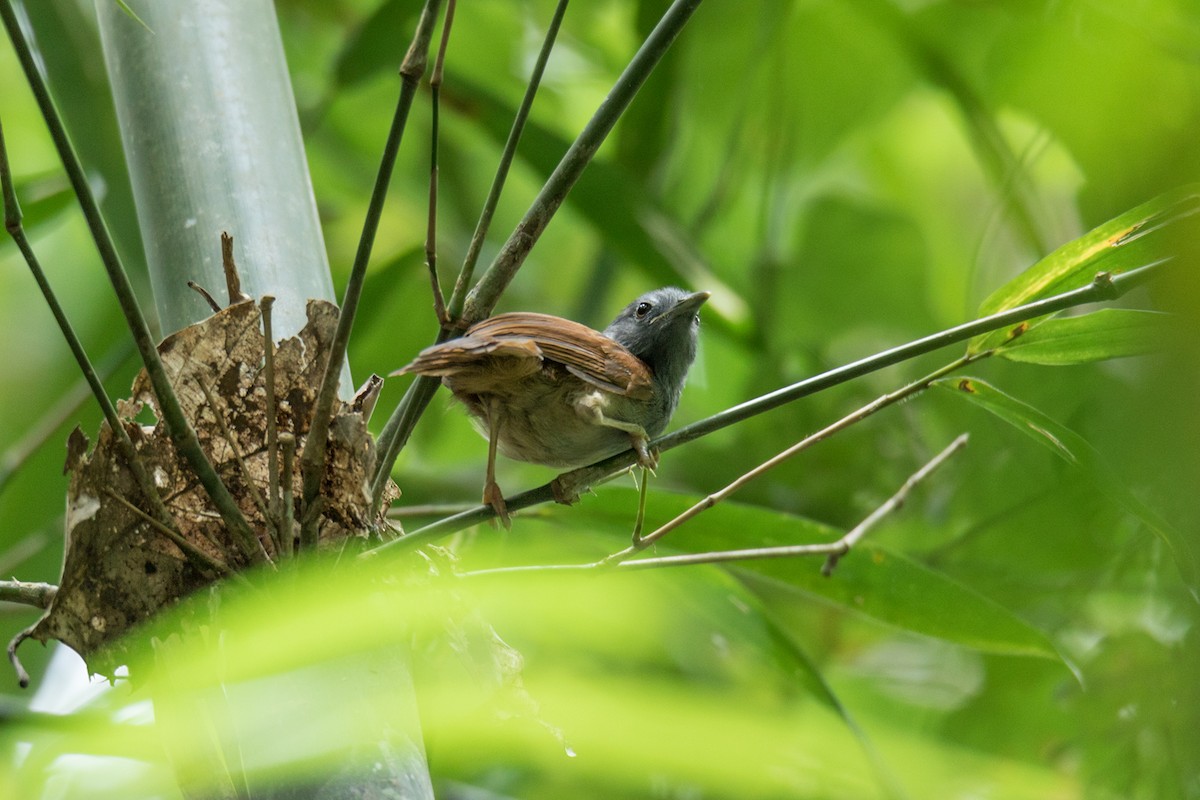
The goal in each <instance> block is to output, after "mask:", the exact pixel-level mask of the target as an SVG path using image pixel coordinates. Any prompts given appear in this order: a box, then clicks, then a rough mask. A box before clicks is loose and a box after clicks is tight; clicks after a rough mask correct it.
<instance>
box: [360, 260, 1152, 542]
mask: <svg viewBox="0 0 1200 800" xmlns="http://www.w3.org/2000/svg"><path fill="white" fill-rule="evenodd" d="M1162 268H1163V262H1161V261H1160V262H1155V263H1153V264H1148V265H1146V266H1144V267H1138V268H1137V269H1133V270H1130V271H1128V272H1123V273H1121V274H1119V275H1110V274H1109V273H1099V274H1097V275H1096V277H1095V278H1094V279H1093V280H1092V282H1091V283H1089V284H1088V285H1087V286H1083V287H1080V288H1078V289H1072V290H1070V291H1067V292H1063V293H1061V294H1057V295H1054V296H1053V297H1048V298H1045V299H1043V300H1038V301H1035V302H1032V303H1027V304H1025V305H1023V306H1017V307H1016V308H1011V309H1008V310H1007V311H1002V312H999V313H996V314H991V315H989V316H986V317H981V318H980V319H977V320H973V321H971V322H968V323H964V324H962V325H957V326H955V327H953V328H947V329H946V330H943V331H939V332H938V333H934V334H931V335H929V336H925V337H923V338H920V339H916V340H914V341H912V342H909V343H908V344H904V345H900V346H899V347H894V348H892V349H890V350H885V351H883V352H882V353H877V354H876V355H873V356H869V357H867V358H863V359H860V360H858V361H855V362H853V363H851V364H847V365H844V366H841V367H837V368H835V369H832V370H830V371H828V372H824V373H822V374H820V375H816V376H813V377H811V378H807V379H805V380H803V381H800V382H798V383H794V384H792V385H791V386H787V387H784V388H782V389H777V390H775V391H773V392H770V393H768V394H765V395H762V396H761V397H757V398H755V399H753V400H749V401H747V402H745V403H741V404H740V405H737V406H734V407H733V408H730V409H727V410H725V411H722V412H720V413H719V414H714V415H713V416H711V417H708V418H706V419H702V420H700V421H698V422H694V423H692V424H691V425H687V426H685V427H683V428H680V429H679V430H677V431H675V432H674V433H670V434H667V435H665V436H661V437H659V438H657V439H655V440H653V441H651V442H650V444H649V446H650V447H654V448H658V449H659V450H660V451H665V450H670V449H672V448H674V447H678V446H680V445H682V444H686V443H688V442H690V441H693V440H694V439H698V438H700V437H701V436H706V435H708V434H710V433H713V432H714V431H718V430H720V429H722V428H725V427H728V426H730V425H733V424H735V423H738V422H742V421H744V420H746V419H749V418H751V417H753V416H756V415H758V414H762V413H764V412H766V411H770V410H772V409H774V408H777V407H779V406H781V405H784V404H786V403H790V402H793V401H795V400H799V399H800V398H803V397H807V396H808V395H810V394H815V393H816V392H819V391H822V390H824V389H828V388H830V387H832V386H836V385H838V384H840V383H845V382H846V381H849V380H852V379H854V378H859V377H862V376H864V375H867V374H870V373H871V372H875V371H877V370H880V369H883V368H884V367H888V366H891V365H893V364H897V363H899V362H901V361H905V360H908V359H911V358H915V357H917V356H919V355H924V354H926V353H930V352H933V351H935V350H938V349H941V348H943V347H946V346H948V345H952V344H958V343H960V342H963V341H966V340H968V339H971V338H973V337H975V336H978V335H980V334H984V333H989V332H991V331H994V330H999V329H1001V328H1005V327H1007V326H1009V325H1017V324H1019V323H1021V322H1024V321H1025V320H1029V319H1033V318H1035V317H1040V316H1044V315H1046V314H1051V313H1054V312H1056V311H1061V310H1063V309H1066V308H1072V307H1074V306H1080V305H1085V304H1087V303H1094V302H1099V301H1103V300H1113V299H1116V298H1118V297H1121V296H1122V295H1124V294H1125V293H1127V292H1129V291H1131V290H1132V289H1134V288H1135V287H1137V286H1140V285H1142V284H1143V283H1145V282H1146V281H1147V280H1149V279H1150V278H1152V277H1153V276H1154V275H1156V274H1157V273H1158V271H1159V270H1161V269H1162ZM635 461H636V456H635V454H634V453H633V451H631V450H630V451H625V452H624V453H618V454H617V455H615V456H611V457H609V458H606V459H604V460H602V461H598V462H596V463H595V464H592V465H590V466H587V467H582V468H580V469H577V470H572V471H571V472H567V473H564V474H563V475H560V476H559V477H558V478H556V479H555V481H563V480H564V479H565V480H566V481H568V482H569V483H570V484H571V485H576V486H595V485H598V484H599V483H601V482H603V481H604V480H606V479H608V478H609V477H611V476H613V475H616V474H618V473H620V472H623V471H624V470H626V469H628V468H629V467H630V466H632V465H633V464H634V463H635ZM555 481H552V482H550V483H546V484H543V485H542V486H539V487H537V488H536V489H530V490H529V491H526V492H522V493H521V494H517V495H513V496H511V497H508V498H505V502H506V503H507V504H508V508H509V511H517V510H519V509H522V508H529V507H530V506H534V505H538V504H540V503H547V502H551V501H553V500H555V499H556V497H555V488H554V484H555ZM560 485H561V484H560ZM494 514H495V512H494V511H493V510H492V508H491V507H490V506H483V505H481V506H475V507H474V508H472V509H471V510H469V511H464V512H462V513H460V514H455V515H454V516H451V517H447V518H445V519H442V520H439V521H437V522H434V523H432V524H430V525H426V526H425V527H423V528H419V529H417V530H415V531H413V532H412V533H409V534H408V535H406V536H403V537H401V538H399V539H396V540H395V541H392V542H387V543H385V544H382V545H380V546H378V547H376V548H374V549H372V550H369V551H367V552H366V553H364V554H363V555H364V556H365V557H369V556H370V555H372V554H375V553H379V552H381V551H386V550H389V549H408V548H412V547H417V546H420V545H422V544H425V543H427V542H431V541H435V540H437V539H439V538H441V537H443V536H446V535H449V534H451V533H454V532H455V531H459V530H462V529H463V528H467V527H470V526H472V525H477V524H479V523H480V522H485V521H487V520H488V519H491V518H492V516H494Z"/></svg>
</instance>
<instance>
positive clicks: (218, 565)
mask: <svg viewBox="0 0 1200 800" xmlns="http://www.w3.org/2000/svg"><path fill="white" fill-rule="evenodd" d="M106 493H107V494H108V496H109V497H111V498H112V499H113V500H116V501H117V502H118V503H120V504H121V505H123V506H125V508H127V509H128V510H129V511H130V512H132V513H133V514H134V515H135V516H137V517H140V518H141V519H142V521H143V522H145V523H146V524H147V525H149V526H150V527H152V528H154V530H156V531H158V532H159V533H161V534H162V535H163V536H166V537H167V538H168V539H170V540H171V541H172V542H174V543H175V546H176V547H178V548H179V549H180V550H182V551H183V554H184V555H185V556H186V557H188V558H190V559H191V560H192V561H193V562H195V563H196V565H197V566H199V567H200V568H201V569H207V570H211V571H212V572H215V573H216V574H218V575H220V576H221V577H223V578H228V577H230V576H231V575H233V574H234V572H233V570H231V569H230V568H229V565H227V564H226V563H225V562H224V561H221V560H220V559H218V558H214V557H213V556H210V555H209V554H208V553H206V552H204V551H203V550H201V549H200V548H199V547H197V546H196V545H194V544H192V543H191V542H189V541H188V540H187V539H185V538H184V537H183V535H182V534H180V533H179V531H177V530H175V529H174V528H170V527H168V526H166V525H163V524H162V523H161V522H159V521H158V520H156V519H155V518H154V517H152V516H150V515H149V514H147V513H146V512H145V511H142V510H141V509H140V508H138V507H137V506H135V505H134V504H133V503H131V502H129V501H128V500H126V499H125V498H124V497H122V496H121V495H119V494H117V493H116V492H114V491H113V490H112V489H109V490H107V492H106Z"/></svg>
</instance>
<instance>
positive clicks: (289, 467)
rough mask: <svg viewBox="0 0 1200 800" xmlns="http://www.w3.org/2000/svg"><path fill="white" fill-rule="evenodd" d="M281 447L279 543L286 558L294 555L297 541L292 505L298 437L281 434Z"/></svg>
mask: <svg viewBox="0 0 1200 800" xmlns="http://www.w3.org/2000/svg"><path fill="white" fill-rule="evenodd" d="M279 447H280V449H281V451H282V455H283V475H282V476H281V477H282V479H283V487H282V488H283V499H282V503H281V504H282V506H283V508H282V512H283V513H282V515H281V517H280V524H279V543H280V545H282V548H283V549H282V550H281V551H280V552H281V553H282V555H283V557H284V558H287V557H289V556H291V555H292V553H293V552H294V548H293V544H294V542H295V539H296V533H295V530H294V529H295V526H296V510H295V506H294V505H292V481H293V480H294V474H295V473H294V472H293V470H294V469H295V460H296V437H295V436H294V435H292V434H290V433H281V434H279Z"/></svg>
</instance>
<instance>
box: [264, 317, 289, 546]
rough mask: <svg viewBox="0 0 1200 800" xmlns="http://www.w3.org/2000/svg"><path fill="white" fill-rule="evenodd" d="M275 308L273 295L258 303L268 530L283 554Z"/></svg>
mask: <svg viewBox="0 0 1200 800" xmlns="http://www.w3.org/2000/svg"><path fill="white" fill-rule="evenodd" d="M274 307H275V298H274V297H273V296H271V295H269V294H266V295H263V298H262V300H260V301H258V309H259V313H260V314H261V315H262V328H263V385H264V388H265V394H266V397H265V399H264V405H265V406H266V409H265V412H264V413H265V414H266V416H267V494H268V495H269V497H268V498H267V506H268V508H269V510H270V513H269V514H268V515H267V520H268V526H267V527H268V528H269V529H270V530H271V532H272V533H274V535H275V552H276V553H278V552H280V549H281V546H282V544H283V535H282V533H281V531H282V530H283V528H282V522H281V520H282V518H283V514H282V513H281V511H282V509H281V508H280V503H281V502H282V501H281V500H280V499H279V420H278V416H277V415H278V407H277V405H276V402H275V334H274V332H273V330H272V325H271V311H272V309H273V308H274Z"/></svg>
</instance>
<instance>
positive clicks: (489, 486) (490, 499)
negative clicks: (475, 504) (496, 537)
mask: <svg viewBox="0 0 1200 800" xmlns="http://www.w3.org/2000/svg"><path fill="white" fill-rule="evenodd" d="M483 504H484V505H485V506H491V507H492V510H493V511H495V512H496V517H495V519H493V520H492V524H493V525H494V524H495V521H496V519H498V520H500V524H501V525H503V526H504V530H506V531H510V530H512V519H511V518H510V517H509V516H508V505H507V504H506V503H505V502H504V493H503V492H501V491H500V487H499V486H498V485H497V484H496V482H495V481H489V482H488V483H485V484H484V486H483Z"/></svg>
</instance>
